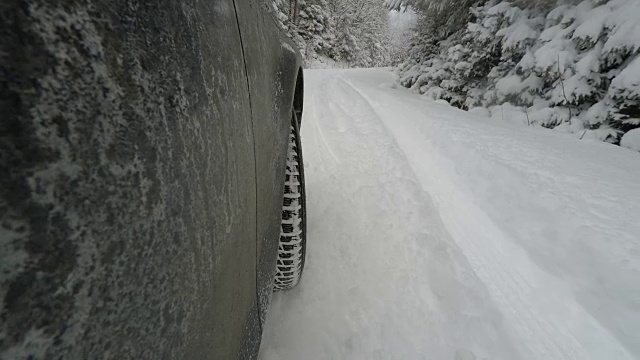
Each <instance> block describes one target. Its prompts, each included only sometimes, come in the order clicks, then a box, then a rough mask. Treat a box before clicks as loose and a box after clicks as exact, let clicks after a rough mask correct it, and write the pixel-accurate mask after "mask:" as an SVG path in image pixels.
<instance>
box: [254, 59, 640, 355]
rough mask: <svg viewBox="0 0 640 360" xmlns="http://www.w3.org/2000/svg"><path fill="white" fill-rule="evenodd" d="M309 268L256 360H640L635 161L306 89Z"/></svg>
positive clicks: (454, 114) (544, 133)
mask: <svg viewBox="0 0 640 360" xmlns="http://www.w3.org/2000/svg"><path fill="white" fill-rule="evenodd" d="M305 81H306V89H305V96H306V98H305V113H304V118H303V126H302V141H303V148H304V156H305V166H306V181H307V202H308V205H307V210H308V239H307V244H308V250H307V251H308V252H307V262H306V268H305V272H304V275H303V279H302V282H301V283H300V284H299V285H298V287H297V288H296V289H294V290H291V291H289V292H286V293H276V294H274V298H273V302H272V304H271V310H270V313H269V315H268V319H267V323H266V329H265V334H264V336H263V343H262V349H261V355H260V358H261V359H264V360H271V359H282V360H285V359H296V360H297V359H435V360H439V359H455V360H470V359H492V360H493V359H509V360H513V359H549V360H552V359H581V360H582V359H634V358H640V239H639V237H640V221H638V216H639V215H640V154H638V153H635V152H632V151H631V150H628V149H623V148H619V147H615V146H612V145H607V144H603V143H593V142H587V141H579V140H576V139H573V138H570V137H568V136H566V135H563V134H560V133H557V132H554V131H551V130H545V129H541V128H527V127H522V126H519V125H511V124H509V123H501V122H496V121H495V120H490V119H486V118H482V117H479V116H477V115H473V114H470V113H467V112H462V111H459V110H456V109H453V108H450V107H448V106H446V105H441V104H436V103H434V102H431V101H428V100H425V99H424V98H422V97H419V96H417V95H414V94H412V93H410V92H407V91H404V90H400V89H393V88H392V87H391V84H392V83H393V77H392V75H391V74H390V73H388V72H387V71H384V70H349V71H338V70H318V71H308V72H306V73H305Z"/></svg>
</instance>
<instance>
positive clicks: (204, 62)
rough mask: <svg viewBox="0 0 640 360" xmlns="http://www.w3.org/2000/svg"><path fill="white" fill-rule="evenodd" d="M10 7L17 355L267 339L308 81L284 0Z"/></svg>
mask: <svg viewBox="0 0 640 360" xmlns="http://www.w3.org/2000/svg"><path fill="white" fill-rule="evenodd" d="M0 20H1V24H0V32H1V33H0V45H1V48H0V71H1V72H0V76H1V78H0V80H1V81H0V116H1V117H2V119H1V121H0V151H1V153H0V172H1V173H0V185H1V189H0V191H1V194H0V225H1V227H0V251H1V255H0V260H1V264H0V296H1V297H2V299H3V303H2V308H0V313H1V314H0V320H1V325H0V358H3V359H41V358H42V359H98V358H100V359H107V358H109V359H235V358H253V357H255V356H257V352H258V349H259V344H260V337H261V332H262V324H263V323H264V319H265V313H266V310H267V308H268V304H269V300H270V298H271V292H272V287H273V276H274V270H275V259H276V254H277V251H278V249H277V248H278V237H279V231H280V218H281V212H282V206H283V205H282V196H283V195H282V194H283V186H284V185H283V184H284V176H283V174H284V172H285V170H284V169H285V160H286V153H287V142H288V136H289V127H290V123H291V119H292V115H291V114H292V112H293V111H295V113H296V114H297V115H298V118H300V115H301V113H302V90H303V81H302V68H301V63H302V61H301V57H300V55H299V53H298V52H297V51H296V50H294V46H293V44H292V43H291V42H290V41H289V40H288V39H287V38H286V36H285V35H284V34H283V33H282V32H281V30H280V29H279V28H278V26H277V24H276V23H275V20H274V19H273V17H272V16H271V15H270V14H269V13H268V12H267V10H266V4H265V3H264V2H263V1H262V0H208V1H205V0H200V1H196V0H192V1H189V0H154V1H144V0H93V1H85V0H61V1H47V0H34V1H26V0H10V1H6V2H3V3H2V4H0Z"/></svg>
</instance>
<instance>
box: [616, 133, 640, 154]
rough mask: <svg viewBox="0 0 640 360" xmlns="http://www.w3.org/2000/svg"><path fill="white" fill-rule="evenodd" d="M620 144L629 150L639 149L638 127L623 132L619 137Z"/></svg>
mask: <svg viewBox="0 0 640 360" xmlns="http://www.w3.org/2000/svg"><path fill="white" fill-rule="evenodd" d="M620 145H621V146H624V147H627V148H629V149H631V150H635V151H640V128H638V129H633V130H630V131H629V132H627V133H626V134H624V136H623V137H622V139H620Z"/></svg>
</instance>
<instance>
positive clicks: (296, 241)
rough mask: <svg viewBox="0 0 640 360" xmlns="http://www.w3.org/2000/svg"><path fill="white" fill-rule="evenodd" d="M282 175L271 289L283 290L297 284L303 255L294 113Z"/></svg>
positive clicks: (299, 165)
mask: <svg viewBox="0 0 640 360" xmlns="http://www.w3.org/2000/svg"><path fill="white" fill-rule="evenodd" d="M285 175H286V177H285V184H284V196H283V201H282V202H283V205H282V220H281V223H280V240H279V243H278V259H277V261H276V275H275V283H274V290H287V289H291V288H293V287H294V286H296V285H297V284H298V282H299V281H300V277H301V276H302V270H303V269H304V260H305V253H306V234H307V232H306V224H307V219H306V214H307V211H306V204H305V203H306V201H305V188H304V166H303V162H302V147H301V146H300V129H299V124H298V121H297V118H296V114H295V113H293V119H292V121H291V127H290V131H289V146H288V150H287V167H286V171H285Z"/></svg>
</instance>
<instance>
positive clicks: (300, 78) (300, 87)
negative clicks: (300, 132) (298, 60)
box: [293, 67, 304, 125]
mask: <svg viewBox="0 0 640 360" xmlns="http://www.w3.org/2000/svg"><path fill="white" fill-rule="evenodd" d="M303 110H304V72H303V71H302V67H299V68H298V74H297V75H296V87H295V90H294V93H293V111H294V112H295V113H296V118H297V119H298V125H300V124H301V123H302V111H303Z"/></svg>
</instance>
